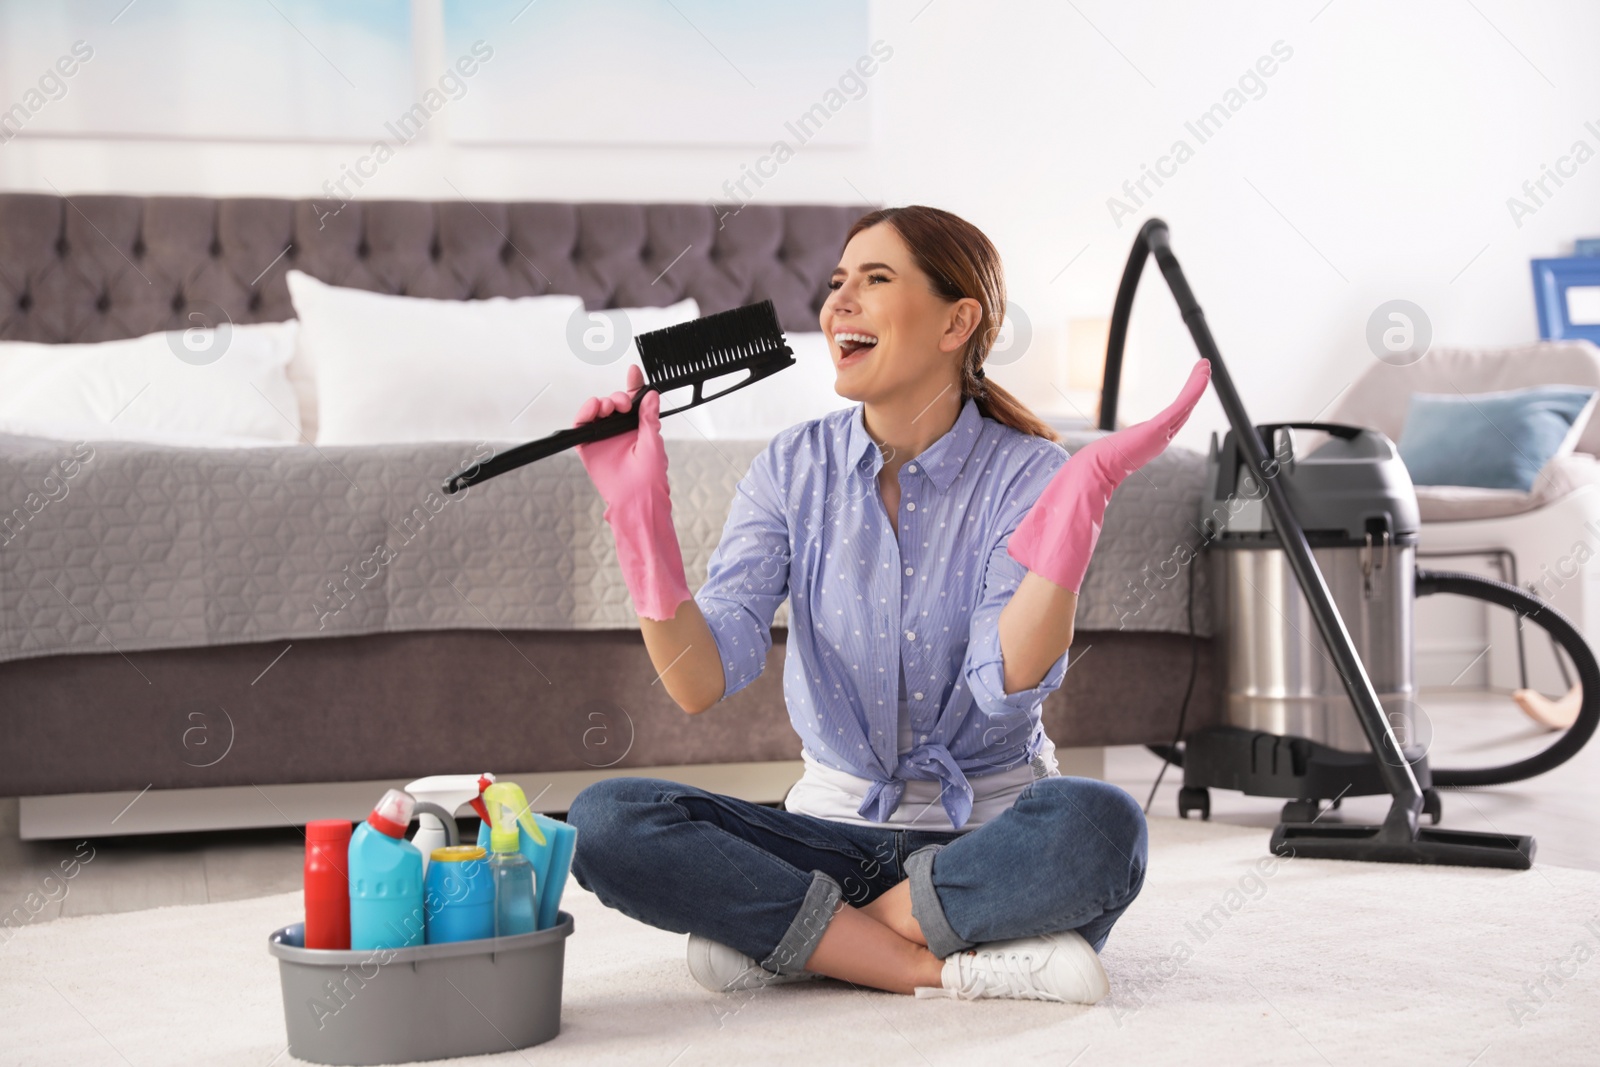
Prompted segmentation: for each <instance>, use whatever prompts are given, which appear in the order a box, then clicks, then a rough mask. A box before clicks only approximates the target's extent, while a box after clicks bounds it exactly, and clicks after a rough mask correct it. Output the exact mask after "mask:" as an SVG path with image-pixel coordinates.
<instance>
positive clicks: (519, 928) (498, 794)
mask: <svg viewBox="0 0 1600 1067" xmlns="http://www.w3.org/2000/svg"><path fill="white" fill-rule="evenodd" d="M483 799H484V801H485V803H487V805H488V808H489V825H490V830H489V851H490V856H489V873H490V877H491V879H492V880H493V882H494V935H495V936H496V937H511V936H512V935H514V934H531V933H533V931H534V930H536V929H537V928H538V925H537V905H536V899H537V898H536V896H535V894H534V875H533V864H531V863H529V862H528V857H526V856H524V855H523V854H522V850H521V836H520V833H521V832H520V830H519V829H518V825H519V823H520V824H522V825H524V826H526V827H527V828H528V830H529V832H530V833H532V834H534V835H536V836H537V837H538V838H539V839H540V840H541V841H543V839H544V834H543V833H542V832H540V830H539V827H538V825H537V824H535V823H534V822H533V820H531V819H528V818H526V816H527V812H528V798H527V797H526V796H525V795H523V792H522V787H521V786H518V785H515V784H513V783H511V782H502V783H497V784H495V785H491V786H489V787H488V788H487V789H485V790H484V793H483Z"/></svg>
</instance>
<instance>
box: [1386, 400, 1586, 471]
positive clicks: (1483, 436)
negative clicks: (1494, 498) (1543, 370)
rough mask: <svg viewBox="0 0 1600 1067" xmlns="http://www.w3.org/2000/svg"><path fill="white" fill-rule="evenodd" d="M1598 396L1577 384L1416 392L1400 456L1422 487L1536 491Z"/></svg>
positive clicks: (1408, 412) (1408, 416)
mask: <svg viewBox="0 0 1600 1067" xmlns="http://www.w3.org/2000/svg"><path fill="white" fill-rule="evenodd" d="M1594 394H1595V390H1594V389H1591V388H1588V387H1584V386H1576V385H1541V386H1536V387H1534V388H1532V389H1513V390H1509V391H1507V392H1502V393H1478V394H1475V395H1473V394H1468V395H1463V394H1461V393H1413V394H1412V395H1411V406H1410V409H1409V410H1408V411H1407V413H1406V425H1405V429H1404V431H1402V432H1401V434H1400V440H1399V442H1398V447H1399V449H1400V458H1401V459H1402V460H1404V461H1405V465H1406V469H1407V470H1409V471H1410V472H1411V481H1412V482H1413V483H1414V484H1416V485H1471V486H1479V487H1481V488H1484V489H1517V490H1520V491H1522V492H1524V493H1526V492H1528V491H1529V490H1531V489H1532V488H1533V483H1534V481H1535V479H1537V478H1538V477H1539V472H1540V471H1541V470H1543V469H1544V465H1545V464H1546V463H1548V462H1549V461H1550V459H1551V458H1552V457H1553V456H1555V455H1556V453H1557V452H1558V451H1560V450H1561V446H1562V445H1563V444H1564V443H1565V441H1566V440H1567V435H1568V434H1569V433H1571V431H1572V427H1573V423H1574V422H1575V421H1576V420H1577V419H1578V417H1579V416H1580V415H1583V414H1584V408H1585V406H1586V405H1588V403H1589V400H1590V398H1591V397H1593V396H1594Z"/></svg>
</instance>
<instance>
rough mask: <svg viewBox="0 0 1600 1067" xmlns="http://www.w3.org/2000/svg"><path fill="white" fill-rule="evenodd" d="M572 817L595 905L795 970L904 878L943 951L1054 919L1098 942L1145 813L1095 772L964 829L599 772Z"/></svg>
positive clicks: (1121, 890) (1119, 907) (1137, 846)
mask: <svg viewBox="0 0 1600 1067" xmlns="http://www.w3.org/2000/svg"><path fill="white" fill-rule="evenodd" d="M567 820H568V822H570V823H571V824H572V825H574V826H576V827H577V828H578V844H577V852H576V855H575V856H574V858H573V864H572V872H573V875H574V876H575V877H576V878H577V880H578V884H579V885H581V886H582V887H583V888H585V889H587V890H589V891H590V892H592V893H594V894H595V895H596V896H597V897H599V898H600V901H601V903H603V904H605V905H606V906H608V907H611V908H615V909H616V910H618V911H620V912H622V913H623V914H624V915H627V916H629V917H631V918H634V919H637V920H638V921H640V922H642V923H646V924H648V925H650V926H655V927H658V928H660V929H663V930H671V931H673V932H675V933H689V934H699V935H701V936H702V937H708V938H710V939H711V940H713V941H719V942H721V943H722V944H724V945H728V946H730V947H732V948H736V949H738V950H739V951H740V952H743V953H745V954H746V955H748V956H750V957H751V958H753V959H755V960H756V961H758V962H759V963H760V964H761V966H762V967H764V968H766V969H767V970H768V971H772V972H775V973H778V974H792V973H795V972H799V971H803V970H805V965H806V962H807V961H808V960H809V959H810V958H811V953H812V951H813V950H814V949H815V948H816V947H817V942H818V941H820V940H821V939H822V934H823V931H824V930H826V929H827V926H828V922H829V920H831V919H832V918H833V915H834V913H835V912H836V911H837V910H838V909H839V908H840V907H841V906H843V905H844V904H850V905H854V906H857V907H859V906H861V905H864V904H867V903H870V902H871V901H872V900H874V899H876V898H877V897H878V896H879V895H881V894H882V893H884V892H886V891H888V890H889V889H890V888H892V887H893V886H895V885H897V884H898V883H899V882H901V881H902V880H904V879H907V878H909V879H910V881H911V909H912V915H913V916H914V917H915V918H916V920H917V922H918V923H919V924H920V925H921V927H922V933H923V936H924V937H925V938H927V942H928V948H929V950H930V951H932V952H933V954H934V955H936V956H939V957H944V956H948V955H950V954H951V953H952V952H959V951H962V950H964V949H968V948H971V947H972V946H974V945H978V944H982V943H984V942H988V941H1003V940H1007V939H1010V938H1014V937H1033V936H1037V935H1039V934H1044V933H1052V932H1058V931H1064V930H1076V931H1078V933H1080V934H1081V935H1082V936H1083V937H1084V939H1085V940H1087V941H1088V942H1089V944H1090V945H1092V946H1094V949H1095V951H1096V952H1098V951H1099V950H1100V948H1101V946H1103V945H1104V944H1105V941H1106V937H1107V935H1109V934H1110V932H1111V927H1112V925H1113V924H1114V923H1115V922H1116V921H1117V919H1118V918H1119V917H1121V915H1122V913H1123V912H1124V911H1125V910H1127V907H1128V905H1129V904H1131V903H1132V902H1133V898H1134V897H1136V896H1138V894H1139V890H1140V888H1141V887H1142V886H1143V885H1144V872H1145V853H1146V844H1147V842H1146V830H1145V820H1144V813H1143V812H1142V811H1141V810H1140V808H1139V804H1138V802H1137V801H1135V800H1134V799H1133V797H1131V796H1129V795H1128V794H1127V793H1126V792H1125V791H1123V790H1122V789H1119V788H1117V787H1116V786H1113V785H1108V784H1107V783H1105V782H1101V781H1097V780H1095V779H1092V778H1071V777H1061V776H1053V777H1048V778H1040V779H1037V780H1035V781H1034V782H1033V783H1032V784H1030V785H1029V786H1028V787H1027V788H1025V789H1024V790H1023V791H1022V793H1021V795H1020V796H1018V797H1017V800H1016V802H1015V803H1014V804H1013V805H1012V806H1011V808H1009V809H1008V810H1007V811H1005V812H1004V813H1003V814H1001V815H1000V816H999V817H998V818H996V819H994V820H992V821H990V822H987V823H985V824H983V825H982V826H980V827H978V828H977V829H975V830H970V831H966V832H963V833H953V832H938V831H927V830H897V829H892V828H889V827H876V826H857V825H852V824H850V823H843V822H835V821H833V820H831V819H819V818H816V817H814V816H811V815H801V814H799V813H796V812H789V811H781V810H777V809H774V808H767V807H762V806H761V805H759V804H752V803H750V802H748V801H744V800H738V799H735V798H733V797H727V796H721V795H719V794H717V793H710V792H707V791H706V790H703V789H697V788H695V787H694V786H688V785H680V784H678V783H676V782H669V781H665V780H662V779H659V778H612V779H608V780H606V781H603V782H597V783H595V784H594V785H591V786H589V787H588V788H587V789H585V790H583V792H581V793H579V794H578V796H577V797H576V798H575V799H574V800H573V802H572V807H571V810H570V811H569V812H568V815H567Z"/></svg>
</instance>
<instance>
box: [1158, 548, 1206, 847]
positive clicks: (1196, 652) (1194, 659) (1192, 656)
mask: <svg viewBox="0 0 1600 1067" xmlns="http://www.w3.org/2000/svg"><path fill="white" fill-rule="evenodd" d="M1199 566H1200V555H1199V553H1196V554H1195V557H1194V559H1193V560H1191V561H1190V563H1189V583H1188V585H1189V605H1188V614H1189V685H1188V687H1187V688H1185V689H1184V691H1183V703H1182V704H1180V705H1179V706H1178V728H1177V729H1176V730H1175V731H1173V734H1172V744H1170V745H1167V746H1166V751H1165V752H1163V751H1160V750H1159V749H1157V748H1156V746H1154V745H1150V746H1148V747H1149V748H1150V750H1151V751H1152V752H1155V753H1156V755H1158V756H1160V757H1161V770H1160V771H1159V772H1157V774H1156V780H1155V784H1154V785H1152V786H1151V787H1150V796H1149V798H1148V799H1147V800H1145V802H1144V813H1145V814H1146V815H1149V814H1150V805H1151V804H1154V803H1155V800H1156V790H1158V789H1160V788H1161V779H1163V778H1165V777H1166V775H1167V768H1168V767H1170V766H1172V764H1173V763H1174V762H1176V763H1178V765H1179V766H1182V762H1183V757H1182V756H1178V757H1177V759H1176V760H1175V759H1174V758H1173V756H1174V754H1176V753H1177V751H1178V742H1180V741H1182V740H1183V723H1184V720H1185V719H1186V718H1187V717H1188V715H1189V696H1190V694H1191V693H1193V692H1194V679H1195V675H1196V673H1197V672H1198V671H1199V669H1200V639H1199V637H1197V636H1196V635H1195V632H1194V572H1195V568H1197V567H1199Z"/></svg>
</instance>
